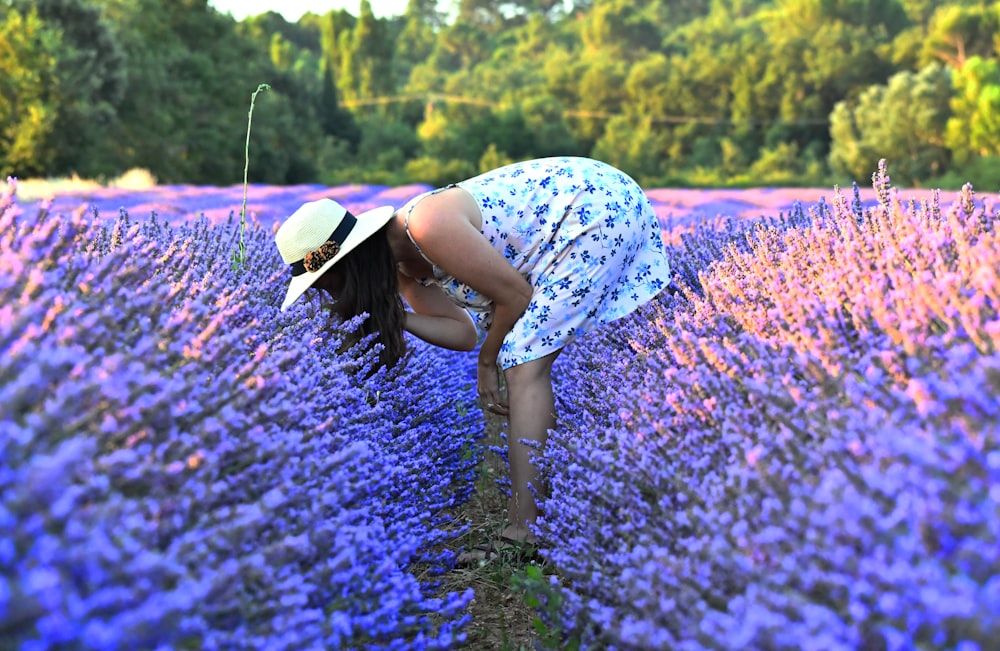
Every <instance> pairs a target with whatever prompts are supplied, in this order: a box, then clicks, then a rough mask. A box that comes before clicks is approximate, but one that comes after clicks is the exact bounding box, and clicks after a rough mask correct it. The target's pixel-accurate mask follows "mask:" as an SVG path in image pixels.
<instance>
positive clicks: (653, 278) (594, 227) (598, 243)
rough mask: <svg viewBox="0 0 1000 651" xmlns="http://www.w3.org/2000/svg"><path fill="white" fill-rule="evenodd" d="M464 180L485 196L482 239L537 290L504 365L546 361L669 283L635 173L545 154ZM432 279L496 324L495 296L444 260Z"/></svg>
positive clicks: (483, 324) (655, 225)
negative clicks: (451, 271) (460, 277)
mask: <svg viewBox="0 0 1000 651" xmlns="http://www.w3.org/2000/svg"><path fill="white" fill-rule="evenodd" d="M457 185H458V186H459V187H461V188H463V189H464V190H466V191H467V192H469V193H470V194H471V195H472V196H473V197H474V198H475V199H476V200H477V201H478V203H479V207H480V209H481V210H482V213H483V227H482V234H483V236H484V237H485V238H486V239H488V240H489V242H490V243H491V244H492V245H493V247H494V248H495V249H497V250H498V251H500V252H501V253H502V254H503V256H504V257H505V258H506V259H507V261H508V262H510V264H511V265H513V266H514V268H515V269H517V270H518V271H520V272H521V274H522V275H523V276H524V277H525V278H526V279H527V280H528V282H530V283H531V285H532V287H533V288H534V296H533V298H532V300H531V303H530V304H529V305H528V308H527V310H525V312H524V315H522V316H521V318H520V319H519V320H518V321H517V323H516V324H515V325H514V328H513V329H512V330H511V331H510V332H509V333H507V336H506V337H504V341H503V345H502V347H501V350H500V356H499V358H498V362H499V364H500V366H501V368H504V369H507V368H510V367H512V366H516V365H518V364H523V363H525V362H528V361H531V360H533V359H538V358H540V357H544V356H545V355H548V354H550V353H553V352H555V351H557V350H559V349H561V348H563V347H565V346H566V345H567V344H569V343H570V342H571V341H572V340H573V339H574V338H575V337H576V336H578V335H580V334H582V333H583V332H585V331H587V330H589V329H591V328H593V327H595V326H598V325H601V324H604V323H607V322H609V321H612V320H614V319H618V318H621V317H623V316H626V315H627V314H630V313H631V312H633V311H634V310H636V309H637V308H638V307H639V306H640V305H642V304H644V303H646V302H648V301H649V300H651V299H652V298H653V297H655V296H656V295H657V294H659V293H660V292H661V291H662V290H663V289H665V288H666V286H667V284H668V282H669V281H670V265H669V263H668V261H667V256H666V251H665V249H664V246H663V239H662V236H661V231H660V224H659V221H658V220H657V218H656V215H655V214H654V212H653V208H652V206H651V204H650V203H649V199H648V198H647V197H646V195H645V193H644V192H643V191H642V188H640V187H639V185H638V184H637V183H636V182H635V181H634V180H633V179H631V178H630V177H629V176H628V175H626V174H625V173H624V172H621V171H620V170H617V169H615V168H614V167H612V166H610V165H608V164H606V163H602V162H599V161H595V160H591V159H587V158H574V157H560V158H544V159H539V160H532V161H525V162H522V163H514V164H513V165H507V166H505V167H501V168H499V169H496V170H493V171H490V172H486V173H485V174H481V175H480V176H476V177H473V178H471V179H468V180H466V181H462V182H460V183H458V184H457ZM415 203H416V202H414V205H415ZM411 209H412V207H411ZM407 217H409V215H407ZM407 232H409V230H408V229H407ZM411 239H412V238H411ZM418 249H419V247H418ZM428 262H431V264H432V265H433V262H432V261H430V260H428ZM433 282H435V283H436V284H437V285H439V286H440V287H441V288H442V289H443V290H444V291H445V293H446V294H448V296H449V297H450V298H451V299H452V300H453V301H454V302H455V303H456V304H458V305H461V306H462V307H464V308H466V309H467V310H469V312H470V313H471V314H472V316H473V318H474V319H475V320H476V323H477V325H478V326H479V327H480V328H482V329H488V328H489V325H490V323H489V321H490V317H491V314H492V312H491V306H492V304H491V301H490V300H489V299H488V298H486V297H485V296H482V295H481V294H479V293H477V292H476V291H475V290H473V289H472V288H470V287H468V286H467V285H464V284H462V283H460V282H458V281H457V280H456V279H455V278H454V277H452V276H450V275H448V274H447V273H445V272H444V271H443V270H442V269H440V268H439V267H438V266H437V265H434V281H433Z"/></svg>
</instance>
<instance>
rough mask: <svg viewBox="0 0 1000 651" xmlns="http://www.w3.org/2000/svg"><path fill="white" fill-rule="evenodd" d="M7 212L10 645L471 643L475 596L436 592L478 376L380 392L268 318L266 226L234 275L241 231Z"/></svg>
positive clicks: (273, 279) (5, 569)
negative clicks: (470, 609) (470, 610)
mask: <svg viewBox="0 0 1000 651" xmlns="http://www.w3.org/2000/svg"><path fill="white" fill-rule="evenodd" d="M0 213H2V217H0V255H2V258H0V358H2V360H3V362H2V364H0V405H2V412H0V531H2V532H3V534H2V535H0V647H3V648H20V649H25V650H30V649H70V648H92V649H125V648H199V649H219V648H227V649H236V648H246V649H261V648H268V649H309V648H324V649H338V648H345V649H346V648H352V649H353V648H371V649H420V648H425V649H444V648H452V647H453V646H455V645H456V644H458V643H459V642H460V641H461V640H462V639H463V638H464V633H463V628H464V625H465V623H466V619H467V615H466V614H465V613H466V606H467V605H468V602H469V600H470V599H471V594H468V593H463V594H458V593H444V594H441V593H440V592H441V591H440V586H439V585H438V578H437V577H438V576H439V575H440V574H441V573H442V572H444V571H446V570H447V569H448V568H449V567H450V566H451V564H452V562H453V559H452V558H451V557H450V555H449V554H448V553H447V552H445V551H443V550H444V548H443V546H442V543H444V542H446V541H447V539H448V536H449V535H454V533H452V534H446V533H445V531H448V530H453V529H454V527H451V526H449V527H447V528H446V527H444V526H443V525H444V524H446V523H447V515H446V514H447V513H448V512H449V510H451V509H452V508H453V507H454V506H455V505H456V504H459V503H461V502H462V501H463V500H465V499H466V498H467V497H468V491H469V487H471V486H472V481H471V476H472V473H473V472H474V468H475V464H476V462H477V460H478V458H477V456H476V455H475V454H470V452H469V451H470V449H474V445H473V444H474V442H475V439H476V438H477V437H478V436H479V435H480V432H481V430H482V427H481V421H480V420H479V419H478V418H476V416H475V414H476V410H475V409H472V408H471V407H472V406H473V404H474V400H475V392H474V388H473V387H472V381H471V379H470V378H472V377H474V376H473V375H471V371H470V370H469V369H470V368H471V367H470V366H469V365H470V364H471V360H469V359H466V358H465V357H461V356H453V355H451V354H446V353H443V352H436V351H435V350H433V349H430V348H425V347H418V346H415V347H414V353H413V356H412V359H411V361H410V364H409V365H408V366H407V368H406V369H405V370H404V371H402V372H403V373H404V374H405V377H403V378H390V377H386V375H385V373H381V372H380V373H376V374H375V375H374V376H372V377H371V378H369V379H365V375H366V371H367V370H368V369H369V368H370V367H369V366H368V364H370V362H371V359H372V358H371V356H370V353H364V352H363V351H361V350H360V349H357V348H355V349H353V350H350V351H346V352H344V353H338V352H336V351H337V349H338V347H339V346H338V343H339V341H338V339H337V338H338V336H340V335H338V334H337V332H338V331H337V330H332V329H330V328H329V327H328V324H325V323H324V322H323V320H322V319H318V318H309V317H308V315H309V314H310V312H309V311H308V310H307V309H305V308H303V309H300V310H292V311H290V312H288V313H280V312H278V311H277V309H276V307H275V306H276V305H278V304H280V296H279V295H278V294H279V293H280V292H281V290H282V288H283V285H284V281H285V278H284V275H283V271H282V265H281V264H280V261H279V260H278V259H277V255H276V253H275V252H274V247H273V243H272V241H271V235H270V233H268V232H266V231H264V229H261V228H251V229H250V230H249V231H248V232H247V249H248V252H249V260H248V262H247V264H246V265H245V266H243V267H237V268H234V267H233V265H232V263H231V260H230V255H231V252H232V250H233V245H234V237H235V234H236V230H235V229H234V228H232V227H231V226H230V227H227V226H226V225H224V224H222V225H212V224H210V223H209V222H208V221H206V220H195V221H193V222H191V223H190V224H186V225H182V226H176V227H171V226H168V225H164V224H161V223H157V221H156V220H155V219H146V220H144V221H133V220H131V219H130V218H129V217H128V215H125V214H123V215H121V216H119V218H118V219H115V220H110V221H107V220H102V219H100V218H98V217H97V216H93V215H87V214H75V215H56V214H47V211H46V210H45V208H44V207H42V208H41V209H40V210H39V211H37V213H34V214H30V215H25V214H21V213H20V211H19V209H18V208H17V207H16V206H14V205H13V203H12V201H11V199H10V196H9V195H8V196H5V197H4V198H3V200H2V201H0ZM345 327H350V324H345ZM341 332H342V330H341ZM446 355H447V357H446ZM443 365H449V366H450V367H451V368H454V369H456V372H455V373H452V374H449V375H440V374H437V373H431V372H429V369H431V368H438V367H441V366H443Z"/></svg>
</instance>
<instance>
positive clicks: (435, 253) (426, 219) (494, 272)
mask: <svg viewBox="0 0 1000 651" xmlns="http://www.w3.org/2000/svg"><path fill="white" fill-rule="evenodd" d="M481 219H482V218H481V215H480V214H479V209H478V207H477V206H476V205H475V202H474V200H473V199H472V198H471V197H470V196H469V195H468V194H467V193H466V192H465V191H463V190H451V191H447V192H441V193H438V194H435V195H431V196H429V197H426V198H425V199H423V200H422V201H421V202H420V203H419V204H418V205H417V207H416V208H414V210H413V212H412V213H411V214H410V222H409V224H410V233H411V234H412V236H413V238H414V239H415V240H417V241H419V243H420V248H421V249H422V250H423V251H424V253H425V254H426V255H427V257H428V258H430V259H431V260H434V261H435V263H437V265H438V266H439V267H441V268H442V269H444V270H445V271H446V272H447V273H449V274H451V275H452V276H454V277H455V278H456V279H458V280H459V281H460V282H462V283H465V284H466V285H468V286H469V287H471V288H472V289H474V290H476V291H477V292H479V293H480V294H482V295H483V296H486V297H488V298H489V299H491V300H492V301H493V304H494V312H493V323H492V325H491V326H490V329H489V332H488V333H487V335H486V339H485V341H484V342H483V345H482V346H481V347H480V349H479V365H480V367H481V368H483V367H487V368H492V369H493V370H494V371H495V370H496V363H497V356H498V355H499V353H500V346H501V344H502V343H503V339H504V337H505V336H506V335H507V333H508V332H510V330H511V328H513V327H514V324H515V323H516V322H517V320H518V319H520V318H521V315H522V314H524V311H525V310H526V309H527V307H528V304H529V303H530V302H531V297H532V289H531V284H530V283H529V282H528V281H527V280H526V279H525V278H524V277H523V276H522V275H521V274H520V273H519V272H518V271H517V270H516V269H515V268H514V267H512V266H511V265H510V263H509V262H508V261H507V260H506V259H505V258H504V257H503V255H502V254H501V253H500V252H499V251H497V250H496V249H494V248H493V247H492V246H491V245H490V243H489V242H488V241H486V239H485V238H484V237H483V236H482V234H481V233H480V232H479V229H478V226H477V225H476V224H478V223H479V222H480V220H481Z"/></svg>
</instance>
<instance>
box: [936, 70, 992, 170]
mask: <svg viewBox="0 0 1000 651" xmlns="http://www.w3.org/2000/svg"><path fill="white" fill-rule="evenodd" d="M953 79H954V87H955V93H954V95H953V97H952V100H951V110H952V116H951V118H950V119H949V120H948V125H947V131H946V142H947V143H948V146H949V147H950V148H951V150H952V152H953V153H954V155H955V158H956V160H957V161H958V162H959V163H967V162H968V161H969V160H970V159H973V158H976V157H987V156H994V157H996V156H1000V64H998V62H997V60H996V59H981V58H979V57H972V58H971V59H969V60H968V61H966V62H965V65H963V66H962V67H961V68H959V69H958V70H957V71H956V72H955V73H954V75H953Z"/></svg>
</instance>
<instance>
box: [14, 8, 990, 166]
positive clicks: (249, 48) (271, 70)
mask: <svg viewBox="0 0 1000 651" xmlns="http://www.w3.org/2000/svg"><path fill="white" fill-rule="evenodd" d="M36 5H37V7H36ZM569 6H570V8H569V9H568V10H567V4H566V3H562V2H558V1H556V0H510V1H506V2H502V3H495V2H484V1H482V0H462V2H459V3H456V4H455V5H454V6H453V7H447V6H446V3H443V2H436V1H435V0H410V2H409V3H408V4H407V8H406V11H405V13H404V14H403V15H402V16H395V17H391V18H376V17H375V15H374V13H373V12H372V4H371V2H370V1H369V0H363V1H362V2H361V3H360V4H359V7H358V12H357V14H358V15H357V16H355V15H353V14H351V13H350V12H348V11H346V10H331V11H328V12H326V13H324V14H322V15H318V14H312V13H309V14H306V15H304V16H303V17H302V18H301V19H300V20H298V21H297V22H295V23H290V22H288V21H286V20H285V19H284V18H282V16H281V15H280V14H277V13H275V12H267V13H264V14H261V15H259V16H253V17H249V18H246V19H245V20H243V21H241V22H239V23H237V22H235V21H233V20H231V19H230V18H228V17H225V16H222V15H220V14H219V13H218V12H217V11H215V10H214V9H212V7H211V6H210V5H209V4H208V3H207V2H205V1H204V0H184V1H183V2H165V0H135V1H132V0H129V1H125V0H101V1H100V2H96V1H95V0H45V1H44V2H41V3H34V2H28V1H27V0H0V12H2V13H0V24H4V23H9V24H10V26H12V25H14V22H13V21H20V22H18V23H17V25H18V27H17V28H16V29H13V28H10V29H9V30H8V31H5V32H0V39H3V41H0V43H2V42H9V44H8V45H6V46H4V47H2V48H0V52H3V54H0V56H3V57H5V60H6V63H7V65H6V66H5V70H9V71H11V73H10V74H9V76H8V78H6V79H4V80H2V81H0V83H2V84H4V88H3V90H4V91H5V92H4V93H3V95H2V96H3V99H2V100H0V122H2V123H4V124H7V125H17V126H18V128H16V129H11V130H10V131H9V132H5V134H6V135H3V136H0V138H3V139H4V140H2V141H0V144H4V145H8V146H7V147H4V148H0V152H2V153H0V167H2V168H3V169H6V170H7V172H8V173H13V174H17V175H20V176H26V175H29V174H31V175H46V176H70V175H72V174H73V173H79V174H86V175H95V176H102V177H111V176H114V175H115V174H117V173H120V172H121V171H122V170H124V169H128V168H131V167H145V168H147V169H149V170H150V171H151V172H152V173H153V174H154V175H155V176H156V177H157V178H158V179H160V180H161V181H162V182H166V183H171V182H193V183H212V184H228V183H232V182H233V181H234V180H236V179H237V178H238V173H239V169H240V167H239V166H240V162H241V161H240V159H241V154H242V151H241V147H240V143H241V140H242V138H241V134H240V131H239V127H238V125H239V124H240V122H241V120H240V118H239V115H240V113H241V105H242V100H241V99H240V98H241V97H243V96H244V93H247V92H251V91H252V90H253V88H255V87H256V84H257V83H258V81H259V80H260V79H266V80H268V83H269V84H270V85H271V87H272V95H271V97H270V98H269V101H268V102H267V104H266V106H262V107H261V114H260V116H259V117H260V120H259V126H258V132H259V136H260V138H261V141H262V143H264V146H262V147H261V150H262V151H261V155H260V156H258V157H257V158H256V160H255V162H254V163H253V165H252V166H251V168H250V170H249V178H250V179H252V180H253V181H254V182H262V183H281V184H292V183H312V182H316V181H323V180H325V179H348V177H349V175H350V174H352V173H355V172H359V173H361V174H363V175H364V176H363V177H362V178H356V179H350V180H354V181H359V180H368V179H373V178H382V179H399V181H400V182H415V181H419V180H420V179H418V178H416V177H413V178H410V177H407V176H406V174H407V172H406V170H407V169H413V170H414V171H417V172H419V173H420V174H421V179H426V178H429V177H431V176H446V175H438V174H428V173H427V171H428V170H429V169H430V168H431V167H434V166H437V167H446V166H456V164H455V163H454V161H464V162H465V163H468V164H469V165H471V166H472V167H476V166H478V164H479V161H480V160H482V159H483V157H484V155H485V154H486V152H487V151H488V150H490V148H491V147H493V148H495V149H496V151H498V152H500V153H502V154H503V155H504V156H506V157H509V158H510V159H512V160H518V159H523V158H531V157H541V156H547V155H553V154H581V155H592V156H594V157H598V158H605V159H608V160H610V161H611V162H614V163H616V164H618V165H620V166H622V167H624V168H626V169H628V171H629V172H630V173H631V174H632V175H633V176H635V177H637V178H648V179H668V178H674V179H684V178H692V179H695V178H696V179H713V182H714V183H717V184H721V185H726V184H741V185H742V184H744V183H745V180H746V179H747V178H748V177H749V176H754V175H756V174H758V173H760V172H761V171H762V170H772V173H768V174H767V176H766V177H762V178H759V179H757V183H758V184H761V183H764V182H771V181H770V180H771V179H774V180H781V179H788V183H789V184H795V185H801V184H802V183H804V182H805V181H806V180H807V179H806V177H805V175H809V176H810V177H812V176H819V177H820V179H821V180H822V179H823V178H829V177H831V176H833V175H836V176H837V177H838V178H839V177H840V175H841V174H842V173H843V172H844V170H845V169H851V170H853V173H855V174H860V172H861V171H862V170H865V169H869V168H870V167H871V166H872V165H873V164H874V161H875V160H877V157H878V156H882V155H886V156H890V157H891V159H892V160H894V162H895V163H896V165H897V168H896V169H897V172H898V176H899V178H900V180H903V181H905V182H907V183H921V182H926V181H927V180H928V179H931V178H941V177H943V176H944V175H946V174H947V173H948V172H949V171H955V170H956V169H958V167H959V166H963V167H964V166H966V165H967V164H968V165H972V164H974V162H973V161H972V160H970V158H975V157H981V156H986V155H989V154H988V153H984V151H987V150H989V144H990V143H992V141H991V140H989V139H988V134H989V130H988V129H987V131H986V136H984V137H987V140H986V141H985V142H986V145H985V146H979V145H977V146H976V147H975V148H974V149H973V148H970V147H969V146H968V143H966V142H964V141H962V139H961V137H960V136H956V135H955V134H962V133H965V134H972V133H978V132H979V131H981V129H980V127H978V126H975V125H973V124H972V123H971V122H970V123H969V124H965V123H962V124H960V125H957V126H955V127H953V128H952V130H953V132H954V133H953V134H952V135H947V134H946V129H947V128H946V127H945V126H943V125H941V124H939V123H938V122H937V121H936V120H929V119H928V120H925V123H924V126H923V128H922V131H921V137H922V138H923V139H924V140H925V141H927V142H929V143H931V149H933V150H934V151H933V152H928V151H922V152H920V155H918V156H917V157H916V158H914V159H913V160H912V161H911V162H909V169H904V168H903V167H901V166H900V165H901V163H902V161H901V159H900V158H899V157H898V156H897V155H896V154H895V152H882V151H876V152H875V154H874V156H875V158H873V156H872V155H869V154H865V155H864V158H863V159H861V158H858V157H857V156H855V155H854V154H851V153H846V154H845V153H844V151H845V150H849V149H851V148H852V147H854V145H852V144H849V143H844V142H843V141H841V142H838V139H843V138H844V137H849V136H845V134H849V132H850V129H847V128H845V123H846V122H847V120H846V118H845V116H844V113H843V112H844V110H845V109H843V108H839V107H844V106H847V107H856V106H857V105H858V102H859V100H860V98H861V97H862V96H865V95H866V93H868V94H869V95H868V97H869V99H870V98H871V97H872V96H871V94H870V93H871V92H876V94H877V91H871V89H873V88H885V87H886V86H887V85H888V84H889V82H890V80H893V79H895V80H900V79H904V78H905V75H920V74H921V73H922V71H924V70H926V69H928V66H933V65H938V66H942V67H943V68H944V69H946V70H948V71H949V72H951V73H952V74H953V75H954V78H955V80H956V85H955V86H954V87H952V88H945V87H943V86H937V85H932V86H930V87H927V88H924V89H923V92H927V93H933V96H922V100H923V101H925V102H927V103H928V105H929V106H931V107H933V108H932V110H931V113H934V112H935V111H936V110H937V108H936V107H939V106H941V105H942V104H948V103H949V102H951V101H954V102H956V103H957V104H959V105H961V106H960V107H959V108H956V109H955V111H956V118H957V119H966V118H968V120H972V121H973V122H975V121H977V120H978V122H982V121H983V119H984V118H983V117H982V116H984V115H986V114H985V113H983V111H987V112H988V109H989V108H990V107H991V106H992V104H991V103H990V102H991V100H989V99H988V97H991V95H989V93H987V94H986V95H985V97H986V98H987V99H983V98H984V96H983V95H980V96H979V98H978V100H976V99H975V98H972V97H971V96H968V97H967V96H966V95H967V94H968V93H970V92H973V90H974V89H975V88H978V86H977V84H978V83H980V82H979V81H976V80H977V79H980V81H983V82H985V83H986V85H985V87H984V88H989V87H992V85H993V83H992V81H990V78H989V75H988V74H987V76H986V77H981V74H986V73H988V70H989V66H991V65H995V64H996V61H997V59H998V57H1000V40H998V39H997V37H996V34H998V33H1000V4H998V3H996V2H992V3H983V2H980V1H976V0H948V1H944V2H927V1H925V0H850V1H849V2H840V3H837V2H829V1H827V0H739V1H736V0H725V1H718V2H677V1H675V0H671V1H669V2H668V1H667V0H653V1H650V2H643V3H632V2H626V1H624V0H588V1H586V2H584V1H580V0H577V1H576V2H573V3H571V4H570V5H569ZM446 10H451V12H450V13H445V11H446ZM32 11H34V12H35V16H36V17H35V18H29V17H28V16H29V14H31V12H32ZM27 20H33V21H35V23H32V24H24V25H23V26H22V25H21V23H22V22H23V21H27ZM973 60H978V61H981V62H982V63H981V64H976V65H978V66H979V68H976V69H977V70H979V72H974V71H973V67H971V66H972V65H973V64H972V63H971V62H972V61H973ZM976 75H980V77H981V78H980V77H977V76H976ZM897 83H898V82H897ZM904 85H905V84H904ZM900 90H901V89H900ZM974 101H982V102H983V104H982V105H981V106H980V107H979V108H974V106H973V104H974ZM970 102H973V104H970ZM887 108H891V109H892V110H893V112H890V113H885V114H882V115H880V119H879V120H878V122H877V123H875V124H872V125H868V124H865V125H864V126H865V129H864V130H867V129H868V128H869V126H870V127H871V130H873V131H878V130H881V129H885V130H886V131H888V132H890V134H891V135H893V136H894V138H895V139H894V144H893V146H894V147H896V146H902V142H903V141H902V139H901V138H900V137H901V136H902V135H903V133H902V132H903V131H905V128H904V127H899V128H897V127H896V125H902V124H905V123H906V122H907V121H908V120H910V119H912V118H913V115H912V113H913V112H914V111H915V109H914V108H913V107H912V106H911V107H909V109H908V110H900V109H902V108H904V107H901V106H897V105H895V103H893V105H892V106H890V107H887ZM897 111H898V114H897ZM977 115H978V116H980V117H978V118H977V117H976V116H977ZM963 116H964V117H963ZM380 121H385V122H387V123H391V124H393V125H405V127H406V129H408V133H407V134H405V135H404V134H402V133H401V132H399V131H398V130H397V132H398V133H399V134H400V139H401V143H404V146H400V147H399V150H398V151H396V152H393V153H392V155H387V156H386V158H385V159H384V160H382V161H381V162H377V161H374V160H373V159H372V157H371V155H370V151H363V149H364V148H363V147H362V142H363V141H366V140H367V141H373V140H374V141H379V140H381V139H382V136H383V135H384V133H383V134H376V136H375V137H374V138H372V137H370V136H369V134H367V133H366V131H369V130H374V131H380V126H379V124H380ZM838 122H839V124H838ZM393 128H394V129H395V126H394V127H393ZM946 136H947V137H946ZM15 137H16V138H17V142H14V138H15ZM977 137H978V136H977ZM849 139H852V140H856V137H854V138H849ZM413 141H416V143H417V146H416V147H413V146H411V143H412V142H413ZM942 143H943V144H942ZM647 144H648V146H647ZM942 148H943V150H942ZM393 149H394V148H392V147H388V148H386V147H383V148H381V150H382V151H391V150H393ZM834 149H839V150H840V153H839V154H836V155H835V156H834V157H833V158H832V159H830V160H829V163H830V164H829V165H828V159H827V156H828V155H829V154H830V153H831V152H832V150H834ZM858 149H859V151H860V149H863V147H861V148H858ZM400 156H402V158H401V159H400ZM844 156H846V158H847V159H848V160H850V161H851V162H849V163H848V162H845V160H844ZM855 159H857V160H855ZM430 160H434V161H435V163H434V164H433V165H432V164H430V163H429V161H430ZM778 161H786V162H787V163H788V168H787V169H785V170H782V171H781V172H779V171H778V170H775V169H774V168H775V166H776V165H777V164H778ZM456 168H457V166H456ZM0 171H2V170H0ZM809 180H810V181H812V178H810V179H809ZM751 182H752V179H751Z"/></svg>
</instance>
